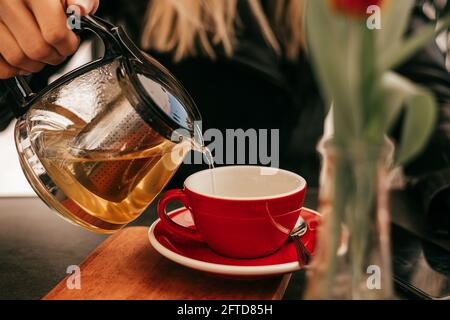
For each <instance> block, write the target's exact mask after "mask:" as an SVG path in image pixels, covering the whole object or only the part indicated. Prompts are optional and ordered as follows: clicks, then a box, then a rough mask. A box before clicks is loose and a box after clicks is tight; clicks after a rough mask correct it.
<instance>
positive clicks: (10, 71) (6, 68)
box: [0, 56, 20, 79]
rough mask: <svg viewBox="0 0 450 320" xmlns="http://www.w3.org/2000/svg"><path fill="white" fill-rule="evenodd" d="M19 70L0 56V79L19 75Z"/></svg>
mask: <svg viewBox="0 0 450 320" xmlns="http://www.w3.org/2000/svg"><path fill="white" fill-rule="evenodd" d="M19 72H20V70H19V69H17V68H14V67H13V66H11V65H10V64H9V63H8V62H6V61H5V59H3V57H2V56H0V79H9V78H12V77H14V76H18V75H19Z"/></svg>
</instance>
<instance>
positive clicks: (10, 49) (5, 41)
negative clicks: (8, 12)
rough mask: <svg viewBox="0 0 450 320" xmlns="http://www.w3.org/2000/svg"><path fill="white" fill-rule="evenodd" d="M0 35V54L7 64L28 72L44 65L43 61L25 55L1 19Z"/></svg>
mask: <svg viewBox="0 0 450 320" xmlns="http://www.w3.org/2000/svg"><path fill="white" fill-rule="evenodd" d="M0 35H1V39H2V40H1V41H0V54H1V55H2V56H3V59H4V60H5V61H6V62H7V63H8V64H9V65H11V66H13V67H15V68H18V69H22V70H24V71H27V72H29V73H33V72H38V71H40V70H42V68H44V66H45V65H44V64H43V63H41V62H36V61H33V60H30V59H29V58H28V57H27V56H26V54H25V53H24V52H23V51H22V49H21V48H20V47H19V45H18V44H17V42H16V39H14V37H13V35H12V34H11V33H10V32H9V30H8V28H7V27H6V26H5V25H4V24H3V23H2V22H1V21H0Z"/></svg>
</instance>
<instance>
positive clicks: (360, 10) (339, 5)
mask: <svg viewBox="0 0 450 320" xmlns="http://www.w3.org/2000/svg"><path fill="white" fill-rule="evenodd" d="M384 1H385V0H330V3H331V7H332V8H333V9H334V10H336V11H337V12H339V13H341V14H345V15H347V16H351V17H353V18H365V17H367V8H368V7H370V6H372V5H377V6H381V5H382V3H383V2H384ZM396 1H401V0H396Z"/></svg>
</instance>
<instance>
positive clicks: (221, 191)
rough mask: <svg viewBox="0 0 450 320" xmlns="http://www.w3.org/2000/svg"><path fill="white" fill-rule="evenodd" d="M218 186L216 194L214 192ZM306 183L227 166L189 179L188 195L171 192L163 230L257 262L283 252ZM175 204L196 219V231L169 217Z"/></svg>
mask: <svg viewBox="0 0 450 320" xmlns="http://www.w3.org/2000/svg"><path fill="white" fill-rule="evenodd" d="M213 185H214V190H213ZM305 193H306V181H305V179H303V178H302V177H300V176H299V175H297V174H295V173H292V172H289V171H286V170H281V169H276V168H267V167H257V166H227V167H221V168H216V169H213V170H204V171H200V172H197V173H195V174H193V175H192V176H190V177H188V178H187V179H186V181H185V183H184V189H182V190H181V189H176V190H170V191H167V192H166V193H165V194H164V195H163V196H162V198H161V199H160V201H159V203H158V214H159V217H160V219H161V222H162V223H163V225H164V226H165V227H166V228H167V229H168V230H170V231H172V232H173V233H175V234H177V235H179V236H182V237H185V238H188V239H191V240H196V241H202V242H205V243H206V244H207V245H208V246H209V247H210V248H211V249H213V250H214V251H216V252H217V253H220V254H222V255H224V256H228V257H233V258H257V257H263V256H266V255H269V254H271V253H273V252H275V251H276V250H277V249H279V248H280V247H281V246H282V245H283V244H284V243H285V242H286V240H287V238H288V237H289V234H290V232H291V231H292V229H293V228H294V226H295V224H296V223H297V220H298V218H299V216H300V211H301V208H302V206H303V201H304V199H305ZM171 201H178V202H181V203H182V204H183V205H184V206H185V207H186V208H188V209H189V210H190V212H191V214H192V218H193V220H194V223H195V229H191V228H186V227H183V226H180V225H179V224H177V223H175V222H174V221H173V220H171V219H170V217H169V216H168V215H167V212H166V206H167V204H168V203H169V202H171Z"/></svg>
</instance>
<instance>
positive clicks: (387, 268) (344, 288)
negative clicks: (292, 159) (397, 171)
mask: <svg viewBox="0 0 450 320" xmlns="http://www.w3.org/2000/svg"><path fill="white" fill-rule="evenodd" d="M318 149H319V152H320V154H321V156H322V170H321V176H320V190H319V212H320V213H321V214H322V218H323V220H322V224H321V226H320V229H319V235H318V237H319V238H318V248H317V251H316V252H317V253H316V255H315V257H314V258H313V261H312V262H311V265H310V267H309V269H308V271H307V281H308V282H307V287H306V291H305V298H306V299H357V300H361V299H363V300H366V299H370V300H372V299H389V298H391V297H392V270H391V252H390V251H391V250H390V214H389V203H388V195H389V194H388V192H389V172H390V168H391V162H392V161H391V160H392V154H393V149H394V148H393V144H392V143H390V142H389V141H387V140H386V141H385V143H383V144H380V145H371V144H366V143H361V142H359V143H358V142H355V143H351V144H347V145H338V144H337V143H335V141H334V140H333V139H329V140H326V141H322V142H321V143H320V144H319V148H318Z"/></svg>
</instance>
